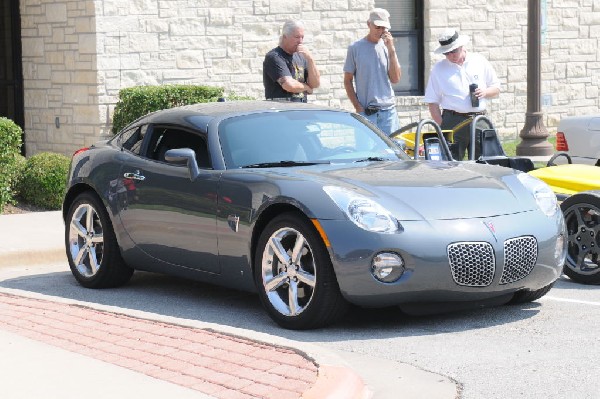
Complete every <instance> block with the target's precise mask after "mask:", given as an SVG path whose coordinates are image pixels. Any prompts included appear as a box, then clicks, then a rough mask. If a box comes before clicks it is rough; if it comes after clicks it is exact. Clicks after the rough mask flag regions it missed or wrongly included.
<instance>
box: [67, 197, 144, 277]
mask: <svg viewBox="0 0 600 399" xmlns="http://www.w3.org/2000/svg"><path fill="white" fill-rule="evenodd" d="M65 246H66V251H67V260H68V261H69V267H70V268H71V272H72V273H73V276H75V279H77V281H78V282H79V284H81V285H82V286H84V287H86V288H110V287H118V286H121V285H123V284H125V283H127V282H128V281H129V279H130V278H131V275H132V274H133V269H131V268H130V267H128V266H127V265H126V264H125V262H124V261H123V258H122V257H121V252H120V250H119V245H118V244H117V239H116V237H115V233H114V230H113V227H112V223H111V221H110V218H109V217H108V214H107V212H106V209H105V208H104V206H103V205H102V202H101V201H100V200H99V199H98V198H97V197H96V196H95V195H94V194H93V193H90V192H85V193H82V194H80V195H79V196H77V198H75V201H73V203H72V204H71V206H70V208H69V213H68V215H67V219H66V224H65Z"/></svg>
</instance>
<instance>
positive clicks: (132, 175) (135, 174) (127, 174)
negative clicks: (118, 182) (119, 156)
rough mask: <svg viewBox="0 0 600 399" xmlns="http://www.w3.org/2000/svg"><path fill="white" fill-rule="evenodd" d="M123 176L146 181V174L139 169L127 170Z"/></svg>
mask: <svg viewBox="0 0 600 399" xmlns="http://www.w3.org/2000/svg"><path fill="white" fill-rule="evenodd" d="M123 177H124V178H126V179H133V180H139V181H144V180H145V179H146V177H145V176H144V175H142V174H140V171H139V170H136V171H135V172H133V173H131V172H125V173H124V174H123Z"/></svg>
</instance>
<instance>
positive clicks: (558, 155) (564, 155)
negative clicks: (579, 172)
mask: <svg viewBox="0 0 600 399" xmlns="http://www.w3.org/2000/svg"><path fill="white" fill-rule="evenodd" d="M558 158H565V160H566V162H567V163H568V164H571V163H573V160H572V159H571V156H570V155H569V154H567V153H566V152H557V153H556V154H554V155H552V157H550V159H549V160H548V162H547V163H546V166H556V162H554V161H556V160H557V159H558Z"/></svg>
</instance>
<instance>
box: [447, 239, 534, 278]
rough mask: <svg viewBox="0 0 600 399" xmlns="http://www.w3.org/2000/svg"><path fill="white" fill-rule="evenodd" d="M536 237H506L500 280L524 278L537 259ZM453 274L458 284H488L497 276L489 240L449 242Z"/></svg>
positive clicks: (449, 255)
mask: <svg viewBox="0 0 600 399" xmlns="http://www.w3.org/2000/svg"><path fill="white" fill-rule="evenodd" d="M537 254H538V248H537V240H536V239H535V237H531V236H524V237H516V238H511V239H508V240H506V241H504V267H503V268H502V276H501V278H500V284H509V283H513V282H515V281H518V280H521V279H522V278H525V277H527V276H528V275H529V273H531V271H532V270H533V268H534V267H535V264H536V262H537ZM448 261H449V263H450V270H451V272H452V278H453V279H454V282H456V284H458V285H465V286H469V287H487V286H488V285H490V284H491V283H492V281H493V280H494V274H495V272H496V258H495V256H494V248H493V247H492V245H491V244H490V243H488V242H457V243H453V244H450V245H448Z"/></svg>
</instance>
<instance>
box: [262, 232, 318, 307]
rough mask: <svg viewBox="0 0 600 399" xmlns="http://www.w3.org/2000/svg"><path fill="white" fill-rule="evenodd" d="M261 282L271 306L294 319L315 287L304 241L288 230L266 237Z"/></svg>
mask: <svg viewBox="0 0 600 399" xmlns="http://www.w3.org/2000/svg"><path fill="white" fill-rule="evenodd" d="M261 267H262V283H263V288H264V290H265V293H266V294H267V298H268V300H269V302H270V303H271V305H272V306H273V307H274V308H275V309H276V310H277V311H278V312H279V313H280V314H282V315H284V316H296V315H299V314H300V313H302V312H303V311H304V310H305V309H306V308H307V307H308V306H309V304H310V302H311V300H312V298H313V294H314V290H315V285H316V270H315V267H316V266H315V259H314V256H313V252H312V249H311V248H310V245H309V244H308V242H307V240H306V238H305V237H304V236H303V235H302V234H301V233H300V232H299V231H297V230H295V229H293V228H289V227H285V228H281V229H279V230H277V231H275V232H274V233H273V234H272V235H271V237H269V240H268V243H267V245H266V246H265V249H264V253H263V257H262V265H261Z"/></svg>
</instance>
